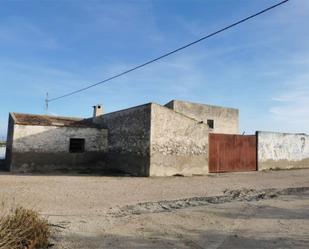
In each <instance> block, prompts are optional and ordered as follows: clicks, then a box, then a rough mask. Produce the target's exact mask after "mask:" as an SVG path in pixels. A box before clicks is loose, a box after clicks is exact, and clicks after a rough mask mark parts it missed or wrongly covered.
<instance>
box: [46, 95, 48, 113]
mask: <svg viewBox="0 0 309 249" xmlns="http://www.w3.org/2000/svg"><path fill="white" fill-rule="evenodd" d="M45 114H46V115H47V114H48V92H47V93H46V98H45Z"/></svg>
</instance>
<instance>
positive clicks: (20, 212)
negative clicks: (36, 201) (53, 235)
mask: <svg viewBox="0 0 309 249" xmlns="http://www.w3.org/2000/svg"><path fill="white" fill-rule="evenodd" d="M1 211H3V210H1ZM49 236H50V229H49V226H48V222H47V220H46V219H43V218H41V217H40V216H39V214H38V213H37V212H36V211H34V210H31V209H25V208H23V207H18V208H15V209H13V210H11V211H8V212H4V213H3V212H1V213H0V249H35V248H47V247H48V238H49Z"/></svg>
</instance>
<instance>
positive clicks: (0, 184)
mask: <svg viewBox="0 0 309 249" xmlns="http://www.w3.org/2000/svg"><path fill="white" fill-rule="evenodd" d="M227 190H228V191H227ZM231 190H240V191H231ZM0 198H1V199H2V200H5V202H6V203H7V204H9V205H18V204H20V203H21V204H23V205H24V206H28V207H34V208H36V209H37V210H39V211H40V213H41V214H42V215H44V216H46V217H47V218H48V220H49V222H50V224H51V227H52V229H53V230H54V231H55V234H54V236H53V238H52V240H51V242H52V243H53V244H54V245H53V246H52V247H51V248H55V249H62V248H76V249H79V248H80V249H82V248H90V249H91V248H93V249H94V248H221V249H222V248H309V169H306V170H291V171H270V172H248V173H233V174H215V175H209V176H203V177H167V178H132V177H100V176H22V175H9V174H2V175H0Z"/></svg>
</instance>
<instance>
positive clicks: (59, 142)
mask: <svg viewBox="0 0 309 249" xmlns="http://www.w3.org/2000/svg"><path fill="white" fill-rule="evenodd" d="M70 138H84V139H85V152H84V153H69V144H70ZM10 143H11V144H12V146H11V150H12V156H11V159H10V163H9V164H10V170H11V171H12V172H35V171H37V172H48V171H55V170H60V171H69V170H87V169H88V168H89V167H94V165H91V164H95V163H96V162H98V161H100V160H103V154H104V152H105V151H106V149H107V131H106V130H105V129H98V128H77V127H59V126H36V125H35V126H33V125H18V124H15V125H14V129H13V136H12V141H11V142H10Z"/></svg>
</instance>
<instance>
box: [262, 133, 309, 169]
mask: <svg viewBox="0 0 309 249" xmlns="http://www.w3.org/2000/svg"><path fill="white" fill-rule="evenodd" d="M257 139H258V140H257V141H258V169H259V170H266V169H289V168H308V167H309V135H306V134H289V133H275V132H257Z"/></svg>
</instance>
